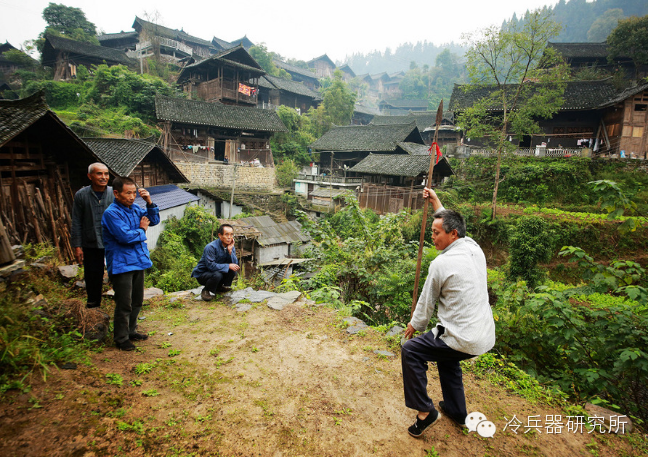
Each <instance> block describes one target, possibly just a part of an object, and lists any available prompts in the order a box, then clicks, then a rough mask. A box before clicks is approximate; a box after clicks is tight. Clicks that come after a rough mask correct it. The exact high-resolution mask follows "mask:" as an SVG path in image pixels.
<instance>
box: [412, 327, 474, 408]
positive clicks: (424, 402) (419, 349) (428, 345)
mask: <svg viewBox="0 0 648 457" xmlns="http://www.w3.org/2000/svg"><path fill="white" fill-rule="evenodd" d="M441 328H442V327H441ZM471 357H474V356H473V355H471V354H466V353H465V352H460V351H456V350H454V349H452V348H450V347H449V346H448V345H447V344H445V343H444V342H443V340H442V339H441V338H438V337H437V338H435V337H434V334H433V333H432V332H428V333H424V334H423V335H420V336H417V337H416V338H412V339H411V340H409V341H407V342H406V343H405V344H404V345H403V347H402V348H401V363H402V365H403V389H404V390H405V406H407V407H408V408H412V409H415V410H417V411H428V412H432V411H434V410H435V408H434V403H433V402H432V400H431V399H430V397H429V396H428V393H427V369H428V362H436V363H437V368H438V370H439V381H440V382H441V392H442V393H443V401H444V409H445V410H446V412H447V413H448V414H451V415H452V416H455V417H466V416H467V415H468V412H467V411H466V397H465V394H464V387H463V375H462V372H461V365H460V364H459V362H460V361H461V360H465V359H469V358H471Z"/></svg>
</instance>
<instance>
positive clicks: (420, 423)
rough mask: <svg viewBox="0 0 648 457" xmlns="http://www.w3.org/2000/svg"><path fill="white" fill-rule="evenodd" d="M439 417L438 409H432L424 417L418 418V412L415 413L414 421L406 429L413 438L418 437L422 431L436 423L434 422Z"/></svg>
mask: <svg viewBox="0 0 648 457" xmlns="http://www.w3.org/2000/svg"><path fill="white" fill-rule="evenodd" d="M440 418H441V413H440V412H439V411H436V410H435V411H432V412H430V414H428V415H427V417H426V418H425V419H422V420H421V419H419V417H418V414H417V415H416V422H414V424H413V425H411V426H410V427H409V428H408V429H407V431H408V432H409V434H410V435H412V436H413V437H414V438H418V437H419V436H421V435H422V434H423V432H424V431H425V430H426V429H428V428H430V427H431V426H433V425H434V424H436V422H437V421H438V420H439V419H440Z"/></svg>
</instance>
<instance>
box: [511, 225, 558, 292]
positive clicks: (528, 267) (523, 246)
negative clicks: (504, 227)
mask: <svg viewBox="0 0 648 457" xmlns="http://www.w3.org/2000/svg"><path fill="white" fill-rule="evenodd" d="M554 240H555V236H554V234H553V233H552V231H551V230H550V224H549V223H547V221H546V220H545V219H543V218H541V217H539V216H525V217H521V218H519V219H518V220H517V221H516V222H515V225H512V226H511V227H510V229H509V269H508V277H509V280H512V281H515V280H517V279H523V280H524V281H526V283H527V285H528V286H529V288H530V289H533V288H535V286H536V285H537V284H538V283H540V282H542V280H543V279H544V277H545V273H544V271H543V270H542V269H541V268H540V267H539V265H538V264H539V263H541V262H548V261H549V260H550V259H551V256H552V254H553V249H554Z"/></svg>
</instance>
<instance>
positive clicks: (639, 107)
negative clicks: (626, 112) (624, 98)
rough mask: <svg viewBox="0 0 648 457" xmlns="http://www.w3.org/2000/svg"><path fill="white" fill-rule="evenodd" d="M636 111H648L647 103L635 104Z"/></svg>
mask: <svg viewBox="0 0 648 457" xmlns="http://www.w3.org/2000/svg"><path fill="white" fill-rule="evenodd" d="M634 110H635V111H648V105H646V104H645V103H635V106H634Z"/></svg>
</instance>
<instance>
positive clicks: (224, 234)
mask: <svg viewBox="0 0 648 457" xmlns="http://www.w3.org/2000/svg"><path fill="white" fill-rule="evenodd" d="M240 269H241V267H239V265H238V259H237V258H236V248H235V247H234V229H233V228H232V226H231V225H229V224H223V225H221V226H220V227H218V239H217V240H215V241H212V242H211V243H209V244H208V245H207V246H205V250H204V251H203V255H202V257H201V258H200V261H199V262H198V265H196V268H194V269H193V271H192V272H191V277H192V278H196V279H197V280H198V282H199V283H200V284H202V285H203V286H205V287H204V288H203V290H202V293H201V297H202V299H203V300H205V301H209V300H211V299H212V295H211V294H212V293H214V294H215V293H217V292H227V291H228V290H230V286H231V285H232V281H233V280H234V276H235V275H236V273H237V272H238V271H239V270H240Z"/></svg>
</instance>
